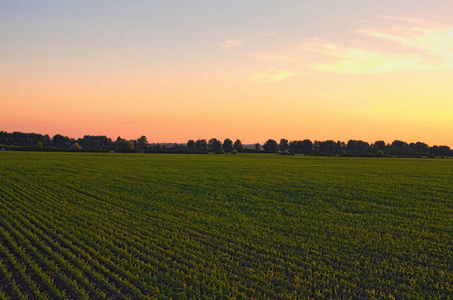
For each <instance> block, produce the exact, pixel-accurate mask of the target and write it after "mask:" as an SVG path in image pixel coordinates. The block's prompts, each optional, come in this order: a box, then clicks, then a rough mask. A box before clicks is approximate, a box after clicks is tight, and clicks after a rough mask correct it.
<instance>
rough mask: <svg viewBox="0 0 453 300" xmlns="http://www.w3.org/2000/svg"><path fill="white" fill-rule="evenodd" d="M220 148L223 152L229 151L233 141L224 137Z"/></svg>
mask: <svg viewBox="0 0 453 300" xmlns="http://www.w3.org/2000/svg"><path fill="white" fill-rule="evenodd" d="M222 149H223V151H225V152H231V150H233V141H232V140H230V139H228V138H226V139H225V140H224V141H223V146H222Z"/></svg>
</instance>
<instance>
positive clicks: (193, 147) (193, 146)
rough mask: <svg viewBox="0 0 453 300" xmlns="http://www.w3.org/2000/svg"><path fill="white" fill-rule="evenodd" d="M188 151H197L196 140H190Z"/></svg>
mask: <svg viewBox="0 0 453 300" xmlns="http://www.w3.org/2000/svg"><path fill="white" fill-rule="evenodd" d="M187 150H190V151H193V150H195V141H194V140H189V141H188V142H187Z"/></svg>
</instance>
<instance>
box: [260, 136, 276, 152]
mask: <svg viewBox="0 0 453 300" xmlns="http://www.w3.org/2000/svg"><path fill="white" fill-rule="evenodd" d="M263 149H264V151H265V152H269V153H272V152H277V151H278V144H277V142H276V141H275V140H272V139H269V140H267V141H266V143H264V145H263Z"/></svg>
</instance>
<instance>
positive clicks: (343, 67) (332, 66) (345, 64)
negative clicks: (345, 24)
mask: <svg viewBox="0 0 453 300" xmlns="http://www.w3.org/2000/svg"><path fill="white" fill-rule="evenodd" d="M382 18H384V19H391V20H394V21H397V22H399V23H400V24H397V25H394V26H392V27H389V28H384V29H374V28H368V29H360V30H357V33H358V34H360V35H363V36H368V37H372V38H376V39H380V40H386V41H387V42H389V41H390V42H394V43H396V44H395V45H397V46H398V47H394V48H393V49H392V48H390V49H389V50H388V51H382V50H373V49H368V48H365V47H357V46H356V47H348V46H343V45H339V44H333V43H331V42H329V41H326V40H322V39H319V38H313V39H308V40H306V41H304V42H302V43H300V44H298V45H297V49H299V50H301V51H310V52H314V53H317V54H320V55H321V56H323V59H321V60H324V62H320V63H314V64H310V65H309V67H311V68H313V69H315V70H318V71H328V72H340V73H380V72H392V71H407V70H432V69H442V68H452V67H453V27H451V26H445V25H440V24H433V23H428V22H425V21H422V20H416V19H410V18H402V17H390V16H383V17H382ZM395 48H398V49H395ZM401 49H403V50H401ZM392 50H393V51H392Z"/></svg>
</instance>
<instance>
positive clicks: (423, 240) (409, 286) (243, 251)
mask: <svg viewBox="0 0 453 300" xmlns="http://www.w3.org/2000/svg"><path fill="white" fill-rule="evenodd" d="M452 295H453V160H452V159H388V158H345V157H307V156H277V155H271V154H269V155H267V154H239V155H179V154H178V155H177V154H174V155H170V154H163V155H159V154H89V153H39V152H34V153H33V152H1V153H0V299H9V298H10V299H27V298H28V299H66V298H74V299H88V298H89V299H103V298H111V299H128V298H131V299H148V298H149V299H155V298H161V299H166V298H174V299H184V298H197V299H200V298H201V299H213V298H217V299H230V298H244V299H245V298H247V299H252V298H255V299H266V298H269V299H323V298H343V297H344V298H386V299H394V298H396V299H402V298H407V299H434V298H437V299H440V298H442V299H451V298H452Z"/></svg>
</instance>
